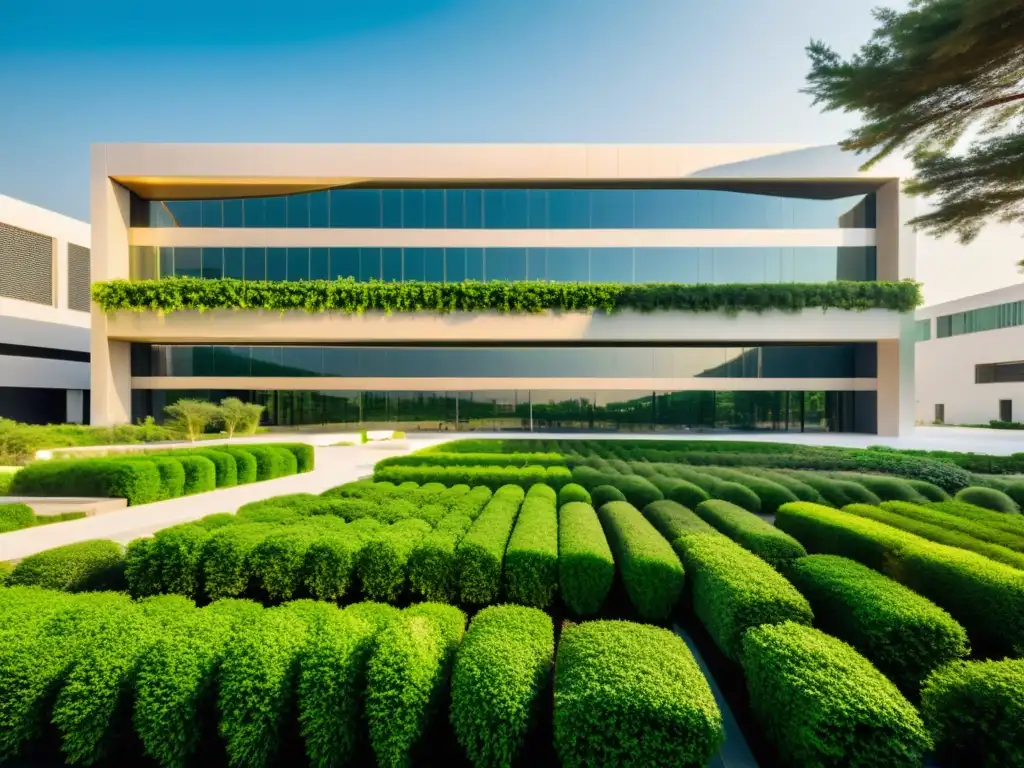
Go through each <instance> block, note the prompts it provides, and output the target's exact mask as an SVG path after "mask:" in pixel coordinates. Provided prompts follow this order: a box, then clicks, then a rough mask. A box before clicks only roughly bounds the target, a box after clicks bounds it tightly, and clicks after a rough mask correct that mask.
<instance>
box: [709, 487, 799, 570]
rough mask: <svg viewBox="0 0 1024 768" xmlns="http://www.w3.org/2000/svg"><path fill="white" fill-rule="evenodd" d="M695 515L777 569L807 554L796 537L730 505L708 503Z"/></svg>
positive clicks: (726, 502)
mask: <svg viewBox="0 0 1024 768" xmlns="http://www.w3.org/2000/svg"><path fill="white" fill-rule="evenodd" d="M694 511H695V512H696V513H697V514H698V515H699V516H700V517H701V519H702V520H704V522H706V523H708V524H709V525H711V526H712V527H713V528H715V529H716V530H718V531H721V532H722V533H724V534H725V535H726V536H728V537H729V538H730V539H732V540H733V541H735V542H736V543H737V544H739V545H740V546H741V547H743V548H744V549H746V550H749V551H750V552H753V553H754V554H755V555H757V556H758V557H760V558H761V559H762V560H764V561H765V562H767V563H768V564H769V565H771V566H773V567H775V568H779V569H782V568H783V567H784V566H786V565H787V564H788V563H790V562H792V561H793V560H794V559H795V558H798V557H803V556H804V555H806V554H807V551H806V550H805V549H804V547H803V545H802V544H801V543H800V542H799V541H797V540H796V539H794V538H793V537H792V536H790V535H789V534H787V533H784V532H782V531H780V530H779V529H778V528H776V527H775V526H774V525H771V524H769V523H766V522H765V521H764V520H762V519H761V518H759V517H757V516H756V515H753V514H751V513H750V512H747V510H745V509H743V508H742V507H737V506H736V505H735V504H730V503H729V502H728V501H720V500H717V499H714V500H712V501H705V502H703V503H702V504H699V505H698V506H697V509H695V510H694Z"/></svg>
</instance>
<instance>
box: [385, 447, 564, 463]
mask: <svg viewBox="0 0 1024 768" xmlns="http://www.w3.org/2000/svg"><path fill="white" fill-rule="evenodd" d="M439 447H440V448H444V447H445V445H444V444H442V445H441V446H439ZM375 466H377V467H564V466H566V457H565V456H563V455H562V454H561V453H556V452H553V451H544V452H534V453H519V452H513V453H490V452H487V453H481V452H473V453H471V452H466V451H457V452H451V453H449V452H445V451H437V452H432V453H419V452H417V453H410V454H406V455H404V456H388V457H387V458H384V459H381V460H380V461H378V462H377V463H376V465H375Z"/></svg>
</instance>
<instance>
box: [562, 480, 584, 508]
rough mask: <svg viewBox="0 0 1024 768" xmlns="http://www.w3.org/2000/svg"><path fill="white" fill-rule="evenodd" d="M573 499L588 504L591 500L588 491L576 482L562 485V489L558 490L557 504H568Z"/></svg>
mask: <svg viewBox="0 0 1024 768" xmlns="http://www.w3.org/2000/svg"><path fill="white" fill-rule="evenodd" d="M573 501H582V502H583V503H584V504H589V503H590V501H591V499H590V493H589V492H588V491H587V489H586V488H584V487H583V486H582V485H578V484H576V483H569V484H568V485H564V486H562V489H561V490H560V491H559V492H558V506H559V507H561V506H562V505H563V504H569V503H570V502H573Z"/></svg>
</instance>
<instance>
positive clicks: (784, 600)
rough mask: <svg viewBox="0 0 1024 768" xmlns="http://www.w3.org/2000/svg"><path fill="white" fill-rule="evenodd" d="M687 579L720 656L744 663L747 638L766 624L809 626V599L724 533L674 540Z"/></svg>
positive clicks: (684, 536)
mask: <svg viewBox="0 0 1024 768" xmlns="http://www.w3.org/2000/svg"><path fill="white" fill-rule="evenodd" d="M672 545H673V547H675V549H676V551H677V552H678V553H679V556H680V558H681V559H682V561H683V566H684V567H685V568H686V572H687V574H688V575H689V580H690V586H691V590H692V592H693V610H694V613H696V614H697V617H698V618H699V619H700V620H701V623H702V624H703V625H704V627H705V628H706V629H707V631H708V634H709V635H711V637H712V639H713V640H714V641H715V645H717V646H718V647H719V649H721V651H722V653H724V654H725V655H726V656H728V657H729V658H730V659H732V660H733V661H739V660H740V652H741V644H742V640H743V634H744V633H745V632H746V631H747V630H748V629H750V628H752V627H759V626H761V625H762V624H781V623H783V622H787V621H788V622H799V623H801V624H810V623H811V622H812V621H813V619H814V616H813V614H812V613H811V606H810V605H809V604H808V602H807V600H805V599H804V597H803V596H802V595H801V594H800V593H799V592H797V590H796V589H795V588H794V587H793V585H792V584H790V583H789V582H788V581H786V579H784V578H783V577H782V576H780V575H779V573H778V572H777V571H776V570H775V569H774V568H772V567H771V566H770V565H768V563H766V562H765V561H764V560H762V559H761V558H759V557H757V556H756V555H754V554H751V553H750V552H748V551H747V550H745V549H743V548H742V547H741V546H740V545H738V544H736V543H735V542H733V541H731V540H730V539H728V538H726V537H725V536H723V535H721V534H714V535H712V534H707V533H702V532H699V531H698V532H696V533H688V534H685V535H683V536H680V537H679V538H677V539H675V541H673V542H672Z"/></svg>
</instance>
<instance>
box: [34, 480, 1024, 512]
mask: <svg viewBox="0 0 1024 768" xmlns="http://www.w3.org/2000/svg"><path fill="white" fill-rule="evenodd" d="M22 472H24V470H22ZM19 474H21V473H19ZM955 498H956V500H957V501H962V502H964V503H965V504H973V505H974V506H976V507H983V508H984V509H991V510H993V511H994V512H1004V513H1008V514H1016V513H1018V512H1020V508H1019V507H1018V506H1017V502H1015V501H1014V500H1013V499H1011V498H1010V497H1009V496H1007V495H1006V494H1005V493H1003V492H1002V491H997V490H996V489H995V488H983V487H981V486H972V487H970V488H964V489H963V490H962V491H960V492H959V493H957V495H956V497H955Z"/></svg>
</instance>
